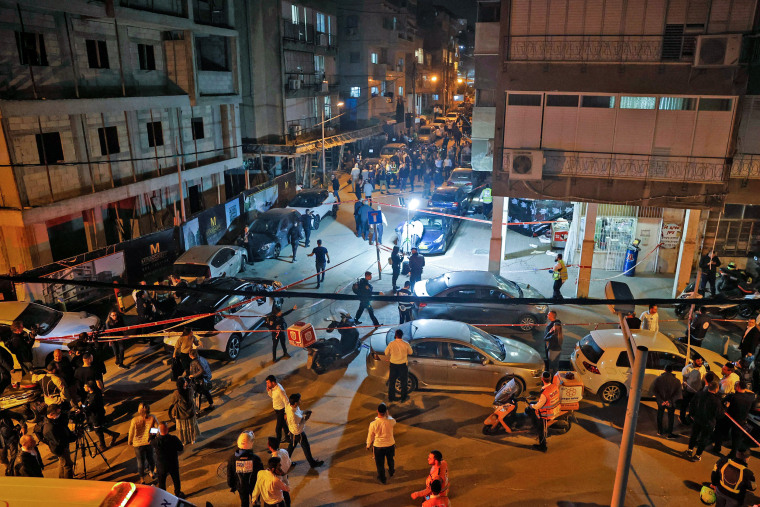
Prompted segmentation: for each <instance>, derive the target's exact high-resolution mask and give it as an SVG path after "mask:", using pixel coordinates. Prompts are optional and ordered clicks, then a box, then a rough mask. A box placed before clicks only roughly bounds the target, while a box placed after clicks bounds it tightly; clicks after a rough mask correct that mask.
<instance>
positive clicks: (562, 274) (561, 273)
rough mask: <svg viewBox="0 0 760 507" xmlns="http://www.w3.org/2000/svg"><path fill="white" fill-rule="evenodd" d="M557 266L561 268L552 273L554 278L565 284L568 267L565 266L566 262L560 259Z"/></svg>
mask: <svg viewBox="0 0 760 507" xmlns="http://www.w3.org/2000/svg"><path fill="white" fill-rule="evenodd" d="M557 265H558V266H559V269H557V267H556V266H555V267H554V273H552V277H553V278H554V280H562V281H563V282H565V281H567V266H565V261H563V260H562V259H560V260H559V261H557Z"/></svg>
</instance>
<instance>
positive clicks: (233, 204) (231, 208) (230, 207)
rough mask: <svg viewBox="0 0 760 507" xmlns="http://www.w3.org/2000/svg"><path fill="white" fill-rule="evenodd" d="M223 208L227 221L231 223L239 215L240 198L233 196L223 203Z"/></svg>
mask: <svg viewBox="0 0 760 507" xmlns="http://www.w3.org/2000/svg"><path fill="white" fill-rule="evenodd" d="M224 210H225V212H226V215H227V223H228V224H231V223H232V222H234V221H235V219H236V218H237V217H239V216H240V199H239V198H238V197H235V198H234V199H232V200H231V201H229V202H227V203H226V204H225V205H224Z"/></svg>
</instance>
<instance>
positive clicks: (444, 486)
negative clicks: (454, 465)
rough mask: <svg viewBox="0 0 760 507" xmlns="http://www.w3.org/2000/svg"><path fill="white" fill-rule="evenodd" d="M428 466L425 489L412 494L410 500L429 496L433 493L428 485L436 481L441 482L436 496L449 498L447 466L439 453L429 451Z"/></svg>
mask: <svg viewBox="0 0 760 507" xmlns="http://www.w3.org/2000/svg"><path fill="white" fill-rule="evenodd" d="M428 465H430V473H429V474H428V477H427V479H425V489H423V490H420V491H415V492H414V493H412V500H415V499H417V498H425V497H426V496H430V495H431V494H432V493H433V491H432V489H431V488H430V485H431V484H432V483H433V481H436V480H437V481H440V482H441V492H440V493H438V496H444V497H448V496H449V464H448V463H446V462H445V461H444V460H443V455H442V454H441V451H430V454H428Z"/></svg>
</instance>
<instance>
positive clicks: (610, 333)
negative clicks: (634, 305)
mask: <svg viewBox="0 0 760 507" xmlns="http://www.w3.org/2000/svg"><path fill="white" fill-rule="evenodd" d="M632 335H633V341H634V350H635V349H636V347H637V346H644V347H647V348H648V349H649V354H648V356H647V366H646V371H645V374H644V385H643V387H642V390H641V395H642V396H644V397H651V396H653V394H652V383H653V382H654V379H656V378H657V377H659V376H660V375H661V374H662V372H664V371H665V366H666V365H668V364H673V365H675V366H676V368H675V369H674V370H673V373H674V374H675V376H676V377H677V378H678V379H679V380H683V378H682V376H681V369H683V367H684V366H685V365H686V345H685V344H683V343H674V342H672V341H671V340H670V339H669V338H668V337H667V336H665V335H664V334H662V333H653V332H652V331H645V330H639V329H636V330H633V331H632ZM623 339H624V338H623V332H622V331H621V330H619V329H604V330H596V331H591V333H590V334H588V335H586V337H585V338H583V339H582V340H580V341H579V342H578V343H577V344H576V345H575V350H574V351H573V353H572V354H571V355H570V362H571V363H572V365H573V368H574V369H575V371H577V372H578V373H579V374H580V376H581V378H582V379H583V385H584V386H585V388H586V389H587V390H589V391H590V392H592V393H594V394H598V395H599V397H600V398H601V399H602V400H603V401H605V402H607V403H614V402H616V401H618V400H620V399H621V398H624V397H625V396H626V394H627V393H628V390H629V389H630V387H631V374H630V370H631V368H630V362H629V359H628V352H626V348H625V343H624V342H623ZM695 357H701V358H702V359H704V360H705V366H707V368H708V369H709V370H710V371H713V372H715V373H717V374H718V375H720V371H721V368H723V365H724V364H725V363H726V362H727V360H726V359H725V358H723V357H722V356H720V355H718V354H716V353H715V352H712V351H710V350H707V349H704V348H702V347H694V346H692V347H691V358H692V359H693V358H695Z"/></svg>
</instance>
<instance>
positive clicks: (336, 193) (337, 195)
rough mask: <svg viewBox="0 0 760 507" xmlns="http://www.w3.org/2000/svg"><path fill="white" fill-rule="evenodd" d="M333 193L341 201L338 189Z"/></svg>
mask: <svg viewBox="0 0 760 507" xmlns="http://www.w3.org/2000/svg"><path fill="white" fill-rule="evenodd" d="M333 195H334V196H335V199H336V200H337V201H338V202H340V195H339V194H338V191H337V190H335V189H333Z"/></svg>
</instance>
